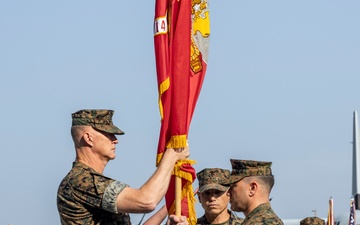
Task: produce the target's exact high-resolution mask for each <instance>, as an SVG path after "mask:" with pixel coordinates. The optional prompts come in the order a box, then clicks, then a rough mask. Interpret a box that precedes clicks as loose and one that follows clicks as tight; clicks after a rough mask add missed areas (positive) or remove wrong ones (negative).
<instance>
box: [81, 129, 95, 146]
mask: <svg viewBox="0 0 360 225" xmlns="http://www.w3.org/2000/svg"><path fill="white" fill-rule="evenodd" d="M82 139H83V141H84V144H86V145H88V146H91V147H92V146H93V145H94V143H93V141H94V135H93V134H92V133H91V132H84V134H83V138H82Z"/></svg>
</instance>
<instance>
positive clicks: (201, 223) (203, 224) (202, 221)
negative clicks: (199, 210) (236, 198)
mask: <svg viewBox="0 0 360 225" xmlns="http://www.w3.org/2000/svg"><path fill="white" fill-rule="evenodd" d="M228 213H229V214H230V219H229V220H228V222H229V223H227V224H228V225H240V224H241V223H242V222H243V221H244V219H242V218H239V217H237V216H236V215H235V214H234V213H233V212H232V211H230V210H228ZM196 224H197V225H209V224H210V223H209V222H208V221H207V220H206V218H205V215H203V216H202V217H200V218H198V219H197V223H196Z"/></svg>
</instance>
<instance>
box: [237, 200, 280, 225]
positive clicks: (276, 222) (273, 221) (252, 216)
mask: <svg viewBox="0 0 360 225" xmlns="http://www.w3.org/2000/svg"><path fill="white" fill-rule="evenodd" d="M260 224H266V225H284V223H283V221H282V220H281V219H280V218H279V217H278V216H277V215H276V214H275V212H274V210H272V208H271V206H270V202H267V203H263V204H261V205H259V206H258V207H256V208H255V209H254V210H253V211H251V212H250V213H249V214H248V215H247V216H246V217H245V220H244V222H243V223H242V225H260Z"/></svg>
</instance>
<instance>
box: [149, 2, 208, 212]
mask: <svg viewBox="0 0 360 225" xmlns="http://www.w3.org/2000/svg"><path fill="white" fill-rule="evenodd" d="M191 4H192V1H191V0H156V3H155V22H154V47H155V58H156V71H157V81H158V88H159V107H160V113H161V116H162V118H161V128H160V135H159V144H158V151H157V165H158V163H159V162H160V160H161V157H162V154H163V153H164V151H165V150H166V146H169V147H173V148H177V147H185V144H186V143H185V142H184V141H182V142H181V141H180V142H178V143H176V141H171V140H172V138H174V137H182V138H180V139H181V140H183V137H184V136H185V139H187V135H188V132H189V127H190V122H191V119H192V116H193V113H194V110H195V106H196V102H197V99H198V97H199V94H200V90H201V86H202V83H203V79H204V76H205V71H206V63H205V62H204V61H202V60H201V64H202V70H200V71H197V72H196V73H195V72H193V71H192V69H191V67H190V54H191V50H190V46H191V36H192V33H191V32H192V30H191V27H192V20H191V10H192V6H191ZM200 57H201V55H200ZM166 84H168V85H166ZM164 87H166V88H164ZM181 170H182V171H184V172H185V173H188V174H189V175H190V177H192V178H193V179H192V180H191V181H190V182H193V181H194V180H195V174H196V173H195V170H194V168H193V167H192V166H191V165H190V164H185V165H182V169H181ZM182 180H183V183H182V185H183V186H185V185H186V184H187V183H186V182H189V180H187V179H182ZM187 200H188V199H187V198H186V196H185V197H184V199H183V201H182V203H183V204H182V215H185V216H189V215H188V209H187V202H186V201H187ZM173 201H174V179H172V180H171V183H170V186H169V191H168V193H167V194H166V204H167V206H168V209H170V206H171V205H172V204H173ZM169 213H173V212H169Z"/></svg>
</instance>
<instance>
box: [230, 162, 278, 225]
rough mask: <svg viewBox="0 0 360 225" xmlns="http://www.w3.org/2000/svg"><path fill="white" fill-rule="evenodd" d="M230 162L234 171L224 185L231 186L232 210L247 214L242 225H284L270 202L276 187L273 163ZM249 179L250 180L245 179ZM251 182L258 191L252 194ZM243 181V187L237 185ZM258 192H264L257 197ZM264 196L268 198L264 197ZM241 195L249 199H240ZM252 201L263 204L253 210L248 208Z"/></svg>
mask: <svg viewBox="0 0 360 225" xmlns="http://www.w3.org/2000/svg"><path fill="white" fill-rule="evenodd" d="M230 161H231V166H232V171H231V175H230V177H229V179H228V180H227V181H226V182H224V185H230V190H229V193H230V203H231V208H232V209H233V210H235V211H242V212H244V214H245V220H244V222H243V223H242V225H255V224H256V225H260V224H271V225H277V224H280V225H283V224H284V223H283V221H282V220H281V219H280V218H279V217H278V216H277V215H276V213H275V212H274V211H273V209H272V208H271V205H270V201H269V195H270V191H271V189H272V187H273V185H274V177H273V175H272V172H271V164H272V163H271V162H261V161H253V160H236V159H230ZM248 177H249V179H244V178H248ZM251 178H254V179H251ZM250 180H251V182H256V185H257V189H256V190H251V192H250V189H251V188H249V187H250V186H248V185H250V183H248V182H249V181H250ZM242 181H243V183H242V184H241V185H240V184H239V185H238V184H236V183H238V182H242ZM259 181H260V182H259ZM261 185H263V186H262V188H259V186H261ZM263 190H265V191H263ZM257 191H262V193H260V194H259V195H258V196H257V195H256V194H257V193H256V192H257ZM236 192H246V194H243V193H236ZM263 194H264V195H265V196H266V198H265V197H262V196H263ZM239 195H241V196H246V198H247V199H239V198H238V196H239ZM250 196H251V197H250ZM252 201H260V202H262V203H261V204H259V205H257V206H256V207H255V208H254V209H252V210H251V209H249V208H248V205H251V202H252ZM250 210H251V211H250ZM249 211H250V212H249Z"/></svg>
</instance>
